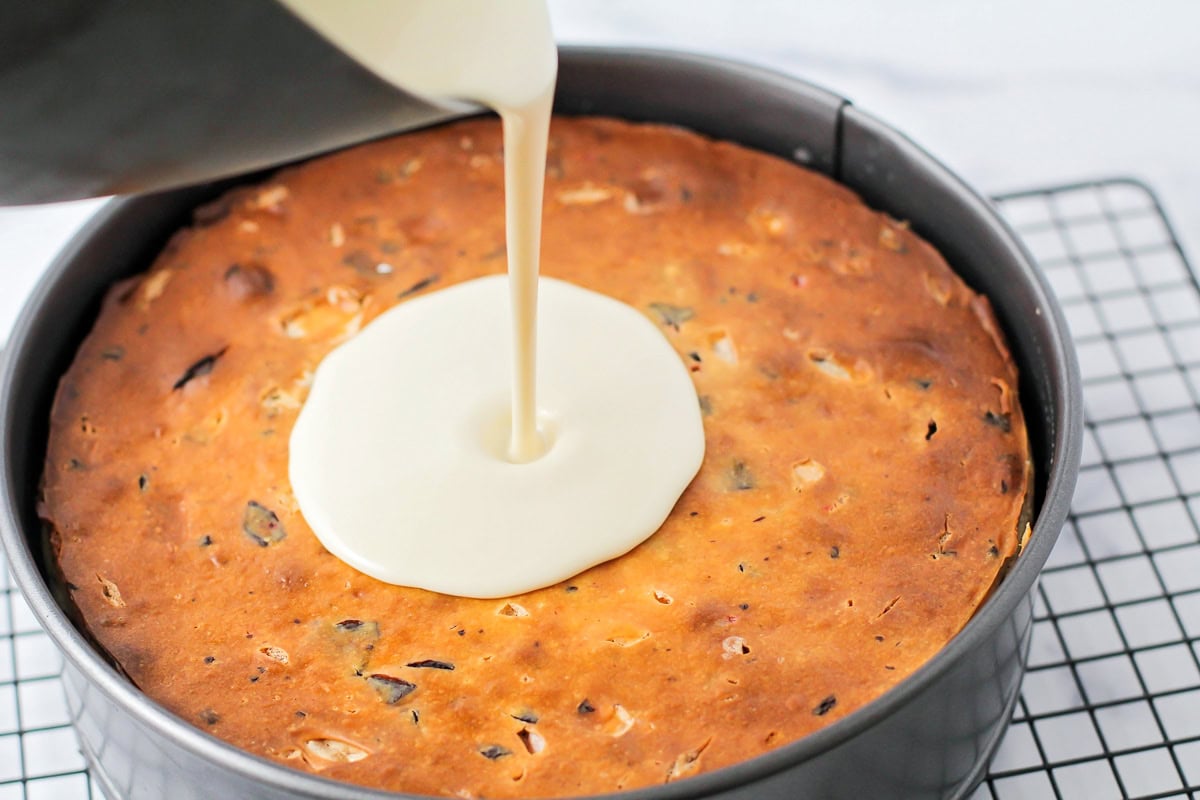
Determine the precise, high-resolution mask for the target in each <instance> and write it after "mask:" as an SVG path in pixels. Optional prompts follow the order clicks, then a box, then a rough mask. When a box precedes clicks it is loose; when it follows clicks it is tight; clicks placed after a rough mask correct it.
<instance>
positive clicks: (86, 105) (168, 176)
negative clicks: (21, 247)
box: [0, 0, 470, 205]
mask: <svg viewBox="0 0 1200 800" xmlns="http://www.w3.org/2000/svg"><path fill="white" fill-rule="evenodd" d="M330 2H337V0H330ZM468 108H470V106H467V105H465V104H460V103H452V102H447V103H444V104H433V103H430V102H426V101H424V100H421V99H418V98H416V97H413V96H412V95H408V94H405V93H404V92H401V91H399V90H397V89H396V88H394V87H393V86H391V84H389V83H387V82H385V81H383V80H382V79H380V78H377V77H376V76H375V75H374V74H372V73H371V72H369V71H367V70H366V69H365V68H363V67H361V66H359V65H358V64H357V63H356V62H355V61H353V60H352V59H350V58H349V57H348V56H346V55H344V54H343V53H342V52H341V51H340V50H339V49H338V48H337V47H335V46H334V45H332V44H330V43H329V42H327V41H326V40H325V39H324V38H322V37H321V36H320V35H319V34H317V33H316V32H314V31H313V30H312V29H310V28H309V27H307V26H306V25H305V24H304V23H303V22H301V21H300V20H299V19H298V18H297V17H295V16H294V15H293V14H292V13H291V12H290V11H288V10H287V9H286V8H284V7H283V6H282V5H280V4H278V3H276V2H275V0H32V1H28V2H27V1H25V0H21V1H20V2H10V3H5V5H4V8H3V10H0V205H17V204H23V203H42V202H50V201H57V200H72V199H76V198H81V197H96V196H101V195H108V194H133V193H139V192H148V191H153V190H157V189H166V188H170V187H174V186H182V185H186V184H191V183H200V182H203V181H209V180H213V179H215V178H220V177H225V176H229V175H236V174H239V173H244V172H249V171H252V170H257V169H262V168H264V167H268V166H272V165H276V164H282V163H286V162H289V161H294V160H296V159H300V158H304V157H307V156H312V155H315V154H317V153H322V152H326V151H329V150H334V149H337V148H339V147H345V146H347V145H350V144H354V143H356V142H362V141H366V140H368V139H373V138H377V137H379V136H384V135H386V134H390V133H395V132H397V131H402V130H409V129H412V128H417V127H421V126H424V125H429V124H433V123H435V122H439V121H442V120H445V119H448V118H450V117H453V116H458V115H461V114H462V113H463V111H464V110H466V109H468Z"/></svg>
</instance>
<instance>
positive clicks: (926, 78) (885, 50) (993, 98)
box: [0, 0, 1200, 340]
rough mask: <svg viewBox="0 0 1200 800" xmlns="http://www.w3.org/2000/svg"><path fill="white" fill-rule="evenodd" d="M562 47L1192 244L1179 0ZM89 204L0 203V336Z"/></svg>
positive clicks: (796, 13)
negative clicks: (863, 117)
mask: <svg viewBox="0 0 1200 800" xmlns="http://www.w3.org/2000/svg"><path fill="white" fill-rule="evenodd" d="M551 10H552V16H553V20H554V25H555V30H556V33H557V35H558V38H559V39H560V40H561V41H563V42H573V43H590V44H619V45H631V46H645V47H667V48H673V49H683V50H694V51H699V52H706V53H713V54H718V55H724V56H728V57H732V58H736V59H740V60H743V61H749V62H753V63H757V64H761V65H766V66H769V67H773V68H775V69H778V70H781V71H783V72H787V73H790V74H793V75H797V76H801V77H804V78H807V79H810V80H812V81H814V82H816V83H819V84H822V85H824V86H826V87H827V88H829V89H832V90H834V91H836V92H838V93H839V94H842V95H844V96H846V97H848V98H850V99H851V100H853V101H854V102H855V103H856V104H857V105H859V106H860V107H862V108H864V109H866V110H868V111H870V112H872V113H874V114H876V115H877V116H880V117H882V118H883V119H885V120H887V121H888V122H890V123H892V124H893V125H895V126H896V127H898V128H900V129H901V130H903V131H905V132H906V133H908V134H909V135H910V136H911V137H913V138H914V139H915V140H916V141H918V142H919V143H921V144H922V145H924V146H925V147H926V148H927V149H928V150H930V151H931V152H933V153H935V154H936V155H937V156H938V157H939V158H941V159H942V160H943V161H945V162H946V163H947V164H948V165H949V166H950V167H951V168H952V169H954V170H955V171H957V172H958V173H959V174H961V175H962V176H963V177H964V178H966V179H967V180H968V182H970V183H972V184H974V185H975V186H976V188H978V189H980V190H981V191H983V192H985V193H989V194H991V193H998V192H1003V191H1008V190H1013V189H1019V188H1027V187H1033V186H1039V185H1045V184H1049V183H1059V182H1066V181H1075V180H1080V179H1088V178H1094V177H1100V176H1109V175H1114V174H1123V175H1131V176H1135V177H1139V178H1141V179H1143V180H1144V181H1146V182H1147V183H1149V184H1150V185H1151V186H1152V187H1153V188H1155V189H1156V190H1157V191H1158V192H1159V194H1160V196H1161V198H1162V200H1163V202H1164V204H1165V205H1166V207H1167V210H1168V212H1169V214H1170V216H1171V217H1172V219H1173V221H1174V222H1175V223H1176V227H1177V228H1178V230H1179V232H1180V234H1181V236H1182V238H1183V239H1184V242H1185V246H1186V247H1187V249H1188V250H1189V251H1190V253H1193V254H1196V253H1200V157H1198V155H1197V151H1196V147H1197V139H1198V138H1200V47H1197V46H1196V43H1195V40H1196V36H1197V31H1200V3H1197V2H1194V0H1142V2H1137V3H1133V2H1128V1H1127V0H1093V1H1092V2H1084V1H1083V0H1076V1H1075V2H1072V1H1070V0H1009V2H1006V3H983V2H961V1H958V2H956V1H955V0H910V2H908V3H905V4H903V7H902V10H901V6H900V5H898V4H896V3H892V2H887V1H886V0H845V1H844V2H841V3H836V4H834V3H811V2H810V3H802V2H796V1H794V0H551ZM98 205H99V201H86V202H81V203H71V204H63V205H56V206H46V207H40V208H21V209H0V340H3V339H4V338H6V337H7V334H8V331H9V329H10V327H11V325H12V322H13V320H14V319H15V316H16V313H17V310H18V308H19V307H20V305H21V303H22V302H23V301H24V298H25V297H26V296H27V294H28V292H29V291H30V288H31V287H32V285H33V283H34V281H35V280H36V278H37V276H38V275H39V274H41V272H42V271H43V270H44V269H45V267H46V265H47V264H48V263H49V261H50V259H51V258H52V256H53V254H54V253H55V252H56V251H57V250H58V249H59V248H60V247H61V246H62V244H63V242H64V241H65V240H66V239H67V238H68V237H69V236H70V234H71V233H72V232H73V231H74V230H75V229H76V228H77V227H78V225H79V224H81V223H82V222H83V221H84V220H85V219H86V218H87V217H88V216H90V215H91V214H92V213H94V212H95V210H96V208H97V207H98Z"/></svg>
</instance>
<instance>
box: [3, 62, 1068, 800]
mask: <svg viewBox="0 0 1200 800" xmlns="http://www.w3.org/2000/svg"><path fill="white" fill-rule="evenodd" d="M571 54H583V55H592V56H602V57H606V58H616V59H621V58H626V59H630V58H637V59H645V60H649V61H652V62H655V63H656V64H659V65H671V66H675V67H680V68H685V69H687V68H692V69H695V68H702V69H708V70H716V71H720V72H726V73H736V74H737V75H738V76H740V77H744V78H747V79H753V80H757V81H769V82H771V83H772V84H774V85H776V86H782V87H784V88H785V89H792V90H793V91H796V92H805V91H812V90H813V89H814V88H818V89H819V87H815V86H814V85H813V84H810V83H808V82H807V81H803V80H801V79H798V78H793V77H791V76H788V75H784V74H781V73H778V72H775V71H772V70H769V69H765V68H762V67H758V66H753V65H749V64H745V63H739V62H736V61H730V60H727V59H724V58H717V57H712V56H706V55H697V54H692V53H679V52H673V51H665V50H655V49H637V48H633V49H631V48H597V47H584V48H564V55H566V56H569V55H571ZM822 91H823V90H822ZM885 127H887V130H888V131H889V132H890V133H891V134H893V135H894V136H895V137H897V140H898V141H900V142H902V143H905V144H906V145H907V146H908V147H911V148H913V149H914V150H915V151H916V152H917V153H918V154H919V156H920V158H921V160H922V161H923V162H924V167H925V168H927V169H929V170H932V171H934V172H940V173H943V176H944V178H948V179H949V180H950V181H952V182H953V183H954V184H956V186H957V188H958V189H959V191H960V193H961V194H963V196H964V197H966V198H969V200H970V201H971V202H973V203H974V204H975V207H974V208H972V209H971V210H972V212H973V213H974V214H975V215H977V216H978V217H980V218H981V219H982V220H985V221H986V222H987V224H988V225H989V226H990V227H991V228H992V229H993V230H994V231H995V232H996V233H997V234H998V235H999V236H1000V237H1001V238H1002V239H1003V240H1004V242H1005V244H1006V245H1007V247H1008V249H1009V250H1010V251H1011V254H1012V257H1013V259H1014V260H1015V261H1017V262H1019V263H1021V264H1022V265H1023V268H1024V269H1023V275H1024V277H1025V278H1026V279H1027V281H1028V282H1029V283H1030V286H1031V287H1032V288H1033V289H1034V290H1035V293H1036V294H1037V296H1038V303H1039V307H1040V308H1041V309H1042V310H1043V311H1044V313H1047V314H1048V315H1049V320H1048V323H1049V324H1050V326H1051V329H1052V332H1053V334H1054V335H1053V337H1052V338H1053V341H1054V344H1055V347H1056V352H1054V353H1053V354H1051V355H1052V357H1051V365H1052V366H1053V367H1057V368H1058V371H1059V374H1057V375H1056V376H1055V379H1054V383H1055V389H1056V390H1057V391H1056V393H1055V394H1054V396H1053V400H1054V401H1055V404H1056V407H1055V408H1054V409H1048V411H1049V412H1050V413H1051V414H1052V416H1053V417H1054V419H1056V420H1057V422H1058V425H1057V426H1055V430H1054V441H1048V442H1046V446H1047V447H1049V448H1050V449H1051V450H1052V451H1053V453H1054V456H1055V457H1054V459H1053V466H1052V468H1051V474H1049V475H1047V476H1046V493H1045V496H1044V498H1043V499H1042V504H1041V508H1040V509H1039V510H1038V513H1037V515H1036V517H1035V525H1034V535H1033V536H1032V537H1031V540H1030V543H1029V545H1028V546H1027V547H1026V549H1025V551H1024V552H1023V553H1022V555H1021V557H1020V558H1018V559H1017V561H1016V564H1015V566H1014V568H1013V569H1012V571H1011V572H1010V573H1009V575H1008V576H1007V577H1006V579H1005V580H1004V582H1003V583H1002V584H1001V585H1000V586H999V587H998V589H997V590H996V591H995V592H994V593H993V594H992V596H991V597H989V598H988V600H987V601H986V602H985V603H984V605H983V606H982V607H981V608H980V609H979V611H978V612H977V613H976V614H975V615H974V617H973V618H972V619H971V620H970V621H969V622H968V623H967V625H966V626H965V627H964V628H963V630H962V631H960V632H959V633H958V634H957V635H956V636H955V637H954V638H953V639H951V641H950V642H949V643H948V644H947V645H946V646H945V647H943V648H942V649H941V650H940V651H939V652H938V653H937V654H936V655H935V656H933V657H932V658H931V659H930V660H929V661H928V662H926V663H925V664H923V665H922V666H921V667H919V668H918V669H917V670H916V671H914V672H913V673H911V674H910V675H909V676H907V677H906V678H904V679H903V680H901V681H900V682H899V683H898V684H896V685H895V686H894V687H892V688H891V689H889V690H888V691H887V692H885V693H884V694H882V695H880V696H879V697H877V698H876V699H874V700H873V701H871V702H870V703H868V704H867V705H866V706H863V707H861V708H859V709H857V710H856V711H854V712H852V713H850V714H848V715H847V716H845V717H843V718H841V719H839V720H837V721H836V722H834V723H832V724H831V725H829V726H828V727H826V728H823V729H821V730H819V731H816V732H814V733H812V734H810V735H808V736H806V737H803V738H801V739H799V740H796V741H794V742H791V743H788V744H786V745H782V746H780V747H779V748H776V749H774V750H772V751H769V752H767V753H764V754H762V755H759V756H756V757H754V758H752V759H749V760H747V761H743V762H740V763H737V764H734V765H730V766H728V767H724V768H721V769H718V770H714V771H713V772H709V773H703V774H701V775H698V776H696V777H693V778H689V779H686V780H683V781H680V782H677V783H673V784H666V785H662V786H654V787H648V788H644V789H635V790H631V791H626V792H619V793H615V794H609V795H595V796H594V797H621V798H630V800H634V799H635V798H645V800H652V799H654V798H659V799H661V800H666V799H667V798H685V797H701V796H704V795H706V794H710V793H713V792H716V791H721V790H724V789H728V788H731V787H735V786H738V785H742V784H745V783H747V782H748V781H750V780H753V779H761V778H763V777H765V776H768V775H772V774H775V773H778V772H782V771H785V770H787V769H788V768H789V767H791V766H794V765H796V764H798V763H801V762H803V761H806V760H808V759H810V758H812V757H814V756H816V755H818V754H820V753H822V752H825V751H827V750H830V749H832V748H833V747H835V746H836V745H838V744H840V743H841V742H843V741H845V740H847V739H849V738H852V737H854V736H856V735H858V734H860V733H862V732H863V731H865V730H867V729H869V728H870V727H872V726H874V725H876V724H878V723H879V722H880V721H881V720H883V719H885V718H887V717H889V716H891V715H892V714H894V713H896V712H897V711H898V710H899V709H900V708H902V707H903V706H904V705H905V703H906V702H907V701H909V700H911V699H912V697H913V696H914V695H916V694H917V693H918V692H919V691H921V690H922V689H924V688H926V687H927V686H929V685H930V684H932V683H934V682H936V681H937V679H938V678H939V676H941V675H942V674H943V673H945V672H946V671H947V670H949V669H951V667H952V666H953V665H954V664H955V663H956V661H957V660H958V659H959V658H961V657H962V655H963V654H964V653H965V652H967V651H968V650H969V649H971V648H973V647H975V646H977V645H978V644H980V643H981V642H983V641H985V640H986V639H987V638H988V636H989V635H990V632H991V631H992V630H993V629H994V628H996V627H998V626H999V625H1001V624H1003V622H1004V621H1005V620H1006V619H1008V618H1010V617H1011V615H1012V613H1013V612H1014V610H1015V609H1016V606H1017V603H1018V602H1019V601H1020V598H1021V597H1023V596H1025V594H1027V593H1028V591H1029V590H1030V589H1031V587H1032V586H1033V584H1034V582H1035V581H1036V579H1037V576H1038V574H1039V573H1040V570H1041V567H1042V565H1043V564H1044V562H1045V560H1046V558H1047V557H1048V555H1049V552H1050V548H1051V547H1052V546H1053V543H1054V540H1055V539H1056V537H1057V533H1058V531H1059V530H1060V529H1061V527H1062V525H1063V524H1064V523H1065V520H1066V516H1067V511H1068V509H1069V503H1070V499H1071V490H1072V488H1073V485H1074V479H1075V473H1076V472H1077V469H1078V462H1079V455H1080V450H1081V439H1082V437H1081V427H1082V411H1081V409H1082V397H1081V389H1080V381H1079V377H1078V366H1077V364H1076V361H1075V355H1074V351H1073V349H1072V348H1071V347H1070V345H1069V342H1070V337H1069V334H1068V331H1067V327H1066V323H1065V320H1064V318H1063V315H1062V312H1061V309H1059V307H1058V305H1057V303H1056V302H1054V301H1053V299H1052V298H1053V295H1052V293H1051V291H1050V289H1049V285H1048V283H1047V281H1046V280H1045V278H1044V277H1043V276H1042V275H1041V273H1040V272H1039V271H1038V270H1037V269H1036V268H1033V267H1032V261H1031V259H1030V258H1029V257H1028V255H1027V254H1026V253H1025V252H1024V248H1023V247H1022V245H1021V244H1020V242H1019V240H1017V239H1016V237H1015V235H1014V234H1013V233H1012V232H1011V230H1010V229H1009V228H1008V226H1007V225H1006V224H1005V223H1004V222H1003V220H1001V219H1000V218H999V216H998V215H997V214H996V212H995V210H994V209H993V208H991V206H990V205H989V204H988V203H987V201H985V200H983V199H982V198H981V197H979V196H978V195H977V194H975V193H974V192H973V191H971V190H970V189H969V188H968V187H966V185H965V184H963V183H962V181H961V180H959V179H958V178H957V177H956V176H954V175H953V174H952V173H950V172H949V170H947V169H946V168H945V167H944V166H942V165H941V164H940V162H938V161H937V160H936V159H934V158H933V157H932V156H930V155H929V154H928V153H927V152H925V151H924V150H922V149H920V148H919V147H917V146H916V145H914V144H912V143H911V141H909V140H908V139H907V138H906V137H904V136H903V135H902V134H899V133H898V132H896V131H894V129H891V128H890V126H885ZM138 199H141V198H124V199H118V200H114V201H112V202H110V203H109V204H107V205H106V207H105V208H104V209H102V210H101V211H100V213H98V214H97V215H96V216H95V217H93V218H92V219H91V220H89V222H88V223H87V224H86V225H85V226H84V227H83V228H82V229H81V230H80V231H79V232H78V233H77V234H76V235H75V236H74V237H73V238H72V239H71V240H70V242H69V243H68V244H67V246H66V247H64V249H63V250H62V251H61V252H60V254H59V255H58V256H57V257H56V258H55V260H54V262H53V264H52V265H51V267H50V268H49V269H48V270H47V271H46V273H45V274H44V275H43V276H42V278H41V279H40V280H39V282H38V284H37V286H36V288H35V290H34V292H33V294H32V295H31V297H30V299H29V300H28V301H27V303H26V304H25V306H24V307H23V309H22V311H21V314H20V316H19V318H18V321H17V323H16V325H15V326H14V329H13V334H12V336H11V338H10V340H9V343H8V346H7V347H6V352H5V353H4V361H3V368H2V369H0V424H3V425H5V427H4V430H3V431H2V432H0V435H2V437H3V438H2V440H0V441H2V443H3V447H2V448H0V480H2V484H0V491H2V492H3V511H2V516H0V523H2V524H0V543H2V544H3V548H4V550H5V552H6V553H7V555H8V558H9V563H10V565H11V566H10V569H11V571H12V574H13V576H14V579H15V582H16V584H17V586H18V587H19V589H20V590H21V591H22V592H23V594H24V595H25V597H26V599H27V601H28V602H29V605H30V607H31V608H32V610H33V612H34V614H35V615H36V616H37V617H38V620H39V622H41V624H42V625H43V627H45V629H46V630H47V632H48V633H49V634H50V636H51V637H52V639H53V640H54V641H55V644H56V645H57V646H58V647H59V648H60V650H62V651H63V653H64V654H65V655H66V656H67V657H68V659H69V660H70V661H71V665H72V666H73V667H75V668H76V669H78V670H79V671H80V673H81V674H83V675H84V676H85V677H86V678H87V679H88V680H89V682H91V683H92V684H93V685H95V686H96V688H98V689H100V690H101V691H102V692H104V693H105V694H106V695H107V696H108V698H109V699H110V700H112V701H113V702H114V703H115V704H116V705H118V706H119V707H120V708H122V709H124V710H125V711H126V712H127V713H130V714H132V715H133V716H134V717H135V719H136V720H137V721H138V722H140V723H141V724H143V725H145V726H147V727H148V728H149V729H150V730H152V731H154V732H155V733H156V734H157V735H160V736H163V737H167V738H169V739H170V740H172V741H173V742H174V743H176V744H177V745H179V746H180V747H182V748H184V749H187V750H190V751H192V752H193V753H196V754H197V755H200V756H201V757H202V758H204V759H205V760H207V761H209V762H210V763H212V764H214V765H216V766H218V767H221V768H224V769H229V770H232V771H234V772H236V773H239V774H241V775H243V776H245V777H247V778H250V779H253V780H258V781H265V782H266V783H267V784H269V785H271V786H273V787H275V788H278V789H282V790H286V791H297V792H301V793H307V794H308V795H309V796H314V797H329V798H333V797H346V796H347V795H348V794H352V795H353V796H358V797H364V798H380V799H381V800H382V799H383V798H394V797H404V796H409V797H414V796H416V795H405V794H397V793H392V792H386V791H383V790H377V789H369V788H366V787H359V786H354V785H351V784H346V783H342V782H338V781H332V780H329V779H327V778H322V777H320V776H316V775H311V774H307V773H302V772H299V771H297V770H293V769H290V768H288V767H285V766H283V765H280V764H277V763H275V762H272V761H269V760H267V759H266V758H263V757H260V756H256V755H253V754H251V753H248V752H246V751H243V750H241V749H239V748H237V747H235V746H233V745H231V744H228V743H226V742H224V741H223V740H220V739H218V738H216V737H214V736H211V735H210V734H208V733H206V732H204V731H202V730H200V729H199V728H196V727H194V726H192V725H191V724H189V723H188V722H186V721H184V720H182V719H181V718H179V717H177V716H175V715H174V714H172V713H171V712H169V711H167V710H166V709H165V708H163V707H161V706H159V705H158V704H157V703H155V702H154V701H153V700H151V699H149V698H148V697H147V696H146V695H144V694H143V693H142V692H141V691H140V690H138V689H137V688H136V687H135V686H134V685H133V684H132V683H131V682H129V681H128V680H127V679H126V678H124V677H123V676H121V675H120V674H119V673H118V672H117V671H116V670H115V669H113V668H112V667H111V666H110V665H109V664H108V663H106V662H105V661H104V659H103V658H101V656H100V655H99V654H98V653H97V652H96V651H95V649H94V648H93V646H92V645H91V644H89V643H88V642H87V641H86V639H85V638H84V636H83V634H81V633H80V631H79V630H78V629H76V627H75V626H74V625H73V624H72V623H71V621H70V620H69V618H68V617H67V615H66V613H65V612H64V611H63V610H62V608H61V607H60V606H59V605H58V603H57V602H56V601H55V600H54V598H53V596H52V594H51V591H50V588H49V586H48V584H47V581H46V579H45V577H44V576H43V575H42V573H41V570H40V569H39V568H38V566H37V563H36V559H35V558H34V555H33V553H32V552H31V551H30V549H29V547H28V544H27V542H26V539H25V536H24V534H23V533H22V528H21V525H20V521H19V519H18V513H17V506H16V503H17V502H18V501H19V498H17V497H15V496H13V490H14V485H13V476H12V475H10V474H9V473H10V465H9V458H8V447H9V439H10V436H11V425H12V423H13V420H11V419H10V416H11V405H12V402H11V401H12V397H11V396H12V393H13V392H16V391H20V387H18V386H16V385H15V380H14V378H15V373H16V372H17V366H18V364H17V362H18V355H20V354H21V353H26V352H27V351H28V350H29V349H30V347H31V344H32V343H31V341H30V334H31V328H32V327H33V324H34V322H35V321H36V320H38V319H41V318H42V317H43V316H44V315H47V314H52V313H53V309H51V308H47V307H46V301H47V297H48V295H49V294H50V292H51V290H52V289H53V288H54V287H56V286H57V285H58V283H59V282H60V281H61V280H62V278H63V276H64V274H66V273H68V272H69V271H70V270H71V268H72V265H73V264H74V263H75V262H76V261H77V260H78V259H79V258H80V257H81V255H82V254H83V253H84V252H85V251H86V249H87V247H88V245H89V243H90V242H91V241H92V240H93V239H94V238H95V237H96V236H97V235H98V233H100V232H102V231H103V230H105V229H106V227H107V226H108V225H109V224H110V223H111V222H112V221H113V220H114V219H115V218H117V217H118V216H119V215H120V214H121V213H122V211H123V210H124V209H125V208H126V207H127V206H128V204H130V203H132V202H134V201H136V200H138ZM1039 534H1040V535H1039Z"/></svg>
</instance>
